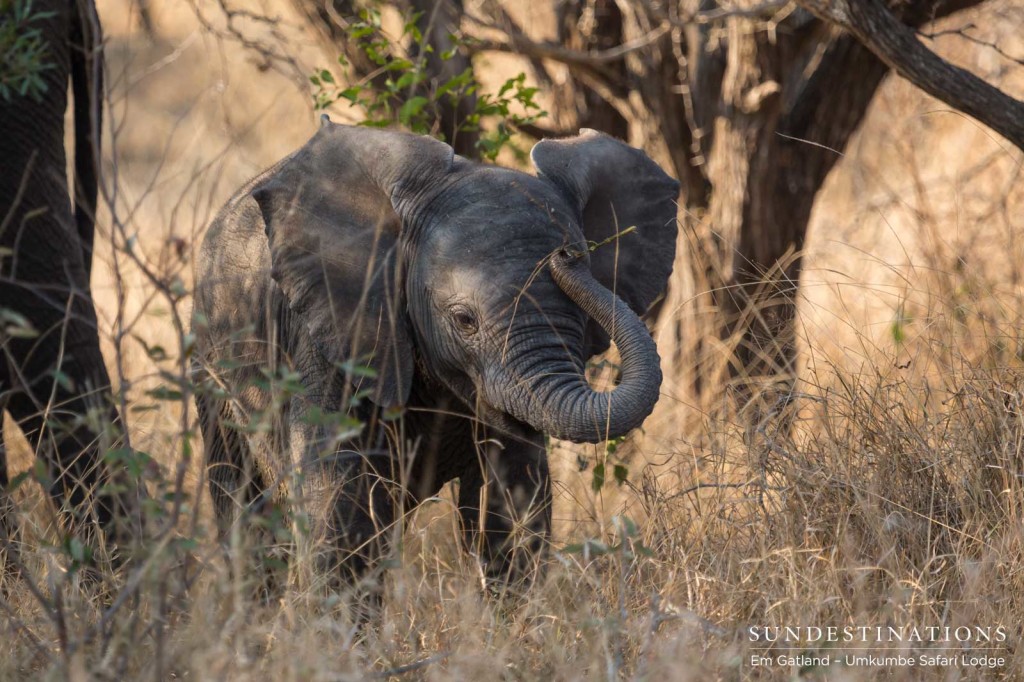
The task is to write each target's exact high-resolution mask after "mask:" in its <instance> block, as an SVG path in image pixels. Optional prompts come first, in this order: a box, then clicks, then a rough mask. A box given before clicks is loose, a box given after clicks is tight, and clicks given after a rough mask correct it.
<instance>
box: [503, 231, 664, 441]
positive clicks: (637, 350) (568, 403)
mask: <svg viewBox="0 0 1024 682" xmlns="http://www.w3.org/2000/svg"><path fill="white" fill-rule="evenodd" d="M551 272H552V275H553V277H554V280H555V282H556V283H557V284H558V286H559V287H560V288H561V289H562V290H563V291H564V292H565V293H566V294H567V295H568V296H569V298H570V299H572V301H573V302H574V303H576V304H577V305H578V306H580V307H581V308H582V309H583V310H584V311H585V312H586V313H587V314H588V315H589V316H590V317H591V318H593V319H594V321H596V322H597V323H598V324H599V325H601V327H602V328H603V329H604V330H605V331H606V332H608V334H609V336H611V338H612V340H613V341H614V342H615V345H616V346H617V347H618V349H619V354H620V356H621V362H622V365H621V369H622V375H621V381H620V382H619V385H618V386H616V387H615V389H614V390H612V391H610V392H606V393H602V392H599V391H595V390H594V389H593V388H592V387H591V386H590V384H588V383H587V380H586V378H585V377H584V376H583V374H582V373H581V372H580V371H579V368H578V367H577V366H576V365H574V364H572V363H570V362H566V363H565V364H566V365H567V366H566V367H557V368H553V367H551V366H550V365H547V366H545V373H544V374H543V375H541V374H538V375H536V376H533V377H526V378H525V379H526V382H527V383H528V384H529V385H530V388H529V394H530V395H529V397H528V399H527V400H526V401H525V403H526V405H525V409H523V408H524V406H523V404H522V402H517V404H516V405H515V406H508V407H512V408H513V409H510V410H508V411H509V412H510V413H511V414H513V416H515V417H517V418H518V419H521V420H523V421H525V422H527V423H529V424H531V425H532V426H534V427H535V428H538V429H540V430H542V431H544V432H545V433H547V434H549V435H551V436H554V437H556V438H562V439H565V440H571V441H575V442H577V443H596V442H600V441H602V440H607V439H610V438H617V437H619V436H621V435H624V434H625V433H627V432H629V431H630V430H632V429H634V428H636V427H637V426H639V425H640V424H641V423H642V422H643V420H644V419H646V418H647V416H648V415H649V414H650V413H651V411H652V410H653V409H654V404H655V403H656V402H657V400H658V395H659V390H660V388H661V366H660V359H659V357H658V351H657V348H656V347H655V345H654V340H653V339H651V335H650V333H649V332H648V331H647V327H646V326H645V325H644V323H643V321H642V320H640V318H639V317H638V316H637V315H636V313H634V312H633V311H632V310H630V308H629V306H627V305H626V303H625V302H623V300H622V299H620V298H619V297H618V296H616V295H615V294H613V293H612V292H611V291H609V290H608V289H606V288H604V287H603V286H602V285H601V284H600V283H599V282H598V281H597V280H595V279H594V277H593V275H591V273H590V268H589V267H588V265H587V263H586V262H585V261H584V260H583V259H582V258H580V257H578V255H574V254H572V253H570V252H568V251H567V250H565V249H563V250H561V251H559V252H558V253H556V254H555V255H554V256H553V257H552V259H551ZM542 366H543V365H542ZM515 408H519V409H515ZM517 412H518V413H519V414H517Z"/></svg>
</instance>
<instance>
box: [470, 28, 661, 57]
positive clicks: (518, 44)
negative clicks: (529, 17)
mask: <svg viewBox="0 0 1024 682" xmlns="http://www.w3.org/2000/svg"><path fill="white" fill-rule="evenodd" d="M467 16H468V15H467ZM474 21H475V22H476V23H482V24H483V26H484V27H486V28H495V27H494V26H491V25H489V24H486V23H483V22H480V21H479V20H477V19H474ZM669 28H670V27H669V26H668V25H663V26H659V27H658V28H656V29H655V30H653V31H651V32H650V33H648V34H647V35H644V36H642V37H640V38H638V39H637V40H631V41H629V42H627V43H623V44H622V45H619V46H617V47H613V48H610V49H607V50H594V51H591V52H584V51H580V50H571V49H568V48H565V47H562V46H561V45H555V44H554V43H547V42H536V41H533V40H530V39H529V38H527V37H526V36H524V35H522V34H509V36H508V41H497V40H475V41H473V42H472V43H471V44H470V45H469V48H470V49H471V50H472V51H474V52H486V51H491V52H514V53H517V54H524V55H526V56H528V57H535V58H540V59H552V60H554V61H556V62H562V63H564V64H569V65H570V66H582V67H591V68H593V67H601V66H603V65H605V64H610V63H612V62H617V61H619V60H620V59H623V58H624V57H625V56H626V55H628V54H630V53H631V52H636V51H638V50H642V49H644V48H645V47H647V46H648V45H650V44H652V43H654V42H656V41H657V40H658V39H659V38H661V37H662V36H663V35H665V33H667V32H668V30H669Z"/></svg>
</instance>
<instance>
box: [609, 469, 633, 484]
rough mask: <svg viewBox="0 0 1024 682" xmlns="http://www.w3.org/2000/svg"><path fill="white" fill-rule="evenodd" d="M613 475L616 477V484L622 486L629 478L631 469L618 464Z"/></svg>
mask: <svg viewBox="0 0 1024 682" xmlns="http://www.w3.org/2000/svg"><path fill="white" fill-rule="evenodd" d="M612 474H613V475H614V476H615V482H616V483H618V484H619V485H620V486H621V485H622V484H623V483H625V482H626V479H628V478H629V469H628V468H627V467H626V466H625V465H623V464H616V465H615V468H614V469H613V470H612Z"/></svg>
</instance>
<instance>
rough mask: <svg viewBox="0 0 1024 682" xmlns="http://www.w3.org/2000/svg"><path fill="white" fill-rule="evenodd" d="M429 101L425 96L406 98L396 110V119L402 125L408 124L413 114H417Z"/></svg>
mask: <svg viewBox="0 0 1024 682" xmlns="http://www.w3.org/2000/svg"><path fill="white" fill-rule="evenodd" d="M429 103H430V100H428V99H427V98H426V97H422V96H416V97H412V98H410V99H408V100H407V101H406V102H405V104H403V105H402V108H401V109H399V110H398V120H399V122H400V123H401V124H402V125H409V122H410V121H411V120H412V118H413V117H414V116H418V115H419V114H420V112H422V111H423V108H424V107H425V106H427V104H429Z"/></svg>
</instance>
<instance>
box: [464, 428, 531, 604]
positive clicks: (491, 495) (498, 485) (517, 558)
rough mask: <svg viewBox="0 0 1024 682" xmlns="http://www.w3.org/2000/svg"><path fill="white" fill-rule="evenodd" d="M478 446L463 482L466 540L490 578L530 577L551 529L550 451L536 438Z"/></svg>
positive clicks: (505, 580) (492, 581) (499, 580)
mask: <svg viewBox="0 0 1024 682" xmlns="http://www.w3.org/2000/svg"><path fill="white" fill-rule="evenodd" d="M503 440H504V441H505V442H504V444H503V445H502V444H498V443H496V442H494V441H493V440H488V441H484V442H483V443H481V444H480V445H479V446H478V449H479V453H478V458H477V461H476V462H474V463H472V464H470V465H469V466H467V468H466V470H465V471H464V472H463V474H462V476H461V477H460V483H459V514H460V516H461V518H462V526H463V533H464V540H465V543H466V545H467V547H468V549H469V551H470V552H471V553H473V554H474V555H475V556H477V557H479V559H480V562H481V564H482V565H483V569H484V575H485V577H486V578H487V580H488V583H489V584H491V585H494V584H495V583H497V584H499V585H501V584H507V583H516V582H520V581H523V580H529V579H531V578H532V577H533V575H534V574H535V572H536V569H537V567H538V561H539V558H540V555H541V553H542V552H543V549H544V547H545V546H546V544H547V541H548V538H549V536H550V533H551V482H550V478H549V474H548V461H547V452H546V451H545V449H544V445H543V441H542V440H541V438H540V436H537V437H536V439H535V441H534V442H521V441H512V440H511V439H503Z"/></svg>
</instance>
